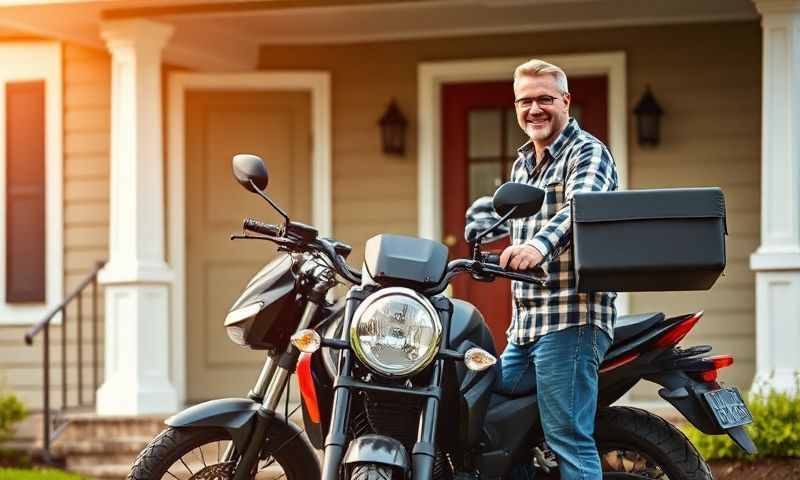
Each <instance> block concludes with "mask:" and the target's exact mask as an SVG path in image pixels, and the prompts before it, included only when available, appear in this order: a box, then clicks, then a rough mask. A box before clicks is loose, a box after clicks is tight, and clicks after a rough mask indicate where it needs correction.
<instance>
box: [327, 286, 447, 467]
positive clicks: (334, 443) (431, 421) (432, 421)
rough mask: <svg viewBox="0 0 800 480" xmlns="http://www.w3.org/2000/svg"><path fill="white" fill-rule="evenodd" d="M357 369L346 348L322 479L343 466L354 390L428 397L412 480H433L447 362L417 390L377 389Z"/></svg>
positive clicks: (348, 309) (350, 307) (350, 305)
mask: <svg viewBox="0 0 800 480" xmlns="http://www.w3.org/2000/svg"><path fill="white" fill-rule="evenodd" d="M353 293H354V292H353V291H352V290H351V291H350V293H349V294H348V298H347V302H346V304H345V305H346V306H345V315H344V319H345V325H344V328H342V337H341V340H345V339H346V338H347V335H348V332H349V323H350V321H351V319H352V316H353V311H354V309H355V307H356V306H357V305H358V303H360V300H363V299H360V298H352V297H351V295H353ZM445 325H446V328H445V331H449V330H448V329H449V323H445ZM352 370H353V352H352V351H351V350H350V349H343V350H342V351H341V355H340V357H339V365H338V375H337V378H336V381H335V383H334V387H333V388H334V394H333V406H332V412H331V424H330V429H329V433H328V436H327V437H326V438H325V455H324V461H323V465H322V480H337V479H338V478H339V467H340V465H341V463H342V460H343V458H344V454H345V448H346V447H347V429H348V419H349V417H350V399H351V395H352V394H351V391H352V390H353V389H363V390H369V389H371V388H374V389H376V390H383V391H393V392H394V393H397V394H399V395H412V394H413V395H416V396H420V397H424V398H425V400H424V402H423V408H422V413H421V415H420V420H419V428H418V430H417V441H416V443H415V444H414V448H413V450H412V451H411V457H412V476H411V478H412V480H430V478H432V476H433V468H434V464H435V462H436V426H437V420H438V418H439V403H440V402H441V400H442V390H441V385H442V375H443V374H444V360H442V359H437V360H435V361H434V365H433V371H432V375H431V382H430V384H429V385H428V387H427V388H422V389H419V390H417V391H409V390H402V389H395V388H391V387H380V386H373V385H371V384H367V383H363V382H360V381H358V380H356V379H353V378H352V377H351V374H352Z"/></svg>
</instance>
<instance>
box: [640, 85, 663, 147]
mask: <svg viewBox="0 0 800 480" xmlns="http://www.w3.org/2000/svg"><path fill="white" fill-rule="evenodd" d="M633 113H634V115H636V130H637V135H638V140H639V145H643V146H644V145H650V146H653V147H654V146H656V145H658V142H659V140H660V139H661V138H660V133H659V123H660V120H661V115H663V114H664V110H663V109H662V108H661V105H659V104H658V102H657V101H656V98H655V97H654V96H653V92H651V91H650V86H649V85H648V86H647V87H645V90H644V94H643V95H642V98H640V99H639V103H637V104H636V107H634V109H633Z"/></svg>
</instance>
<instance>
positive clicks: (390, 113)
mask: <svg viewBox="0 0 800 480" xmlns="http://www.w3.org/2000/svg"><path fill="white" fill-rule="evenodd" d="M378 124H379V125H380V126H381V140H382V141H383V153H386V154H388V155H399V156H403V155H405V153H406V129H407V128H408V120H406V117H405V116H404V115H403V112H401V111H400V109H399V108H398V107H397V102H396V101H395V100H394V99H392V102H391V103H390V104H389V107H388V108H387V109H386V112H385V113H384V114H383V116H382V117H381V119H380V121H379V122H378Z"/></svg>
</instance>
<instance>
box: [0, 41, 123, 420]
mask: <svg viewBox="0 0 800 480" xmlns="http://www.w3.org/2000/svg"><path fill="white" fill-rule="evenodd" d="M63 59H64V60H63V61H64V96H63V100H64V110H63V115H64V117H63V120H64V273H63V274H64V293H65V294H66V293H69V292H71V291H72V290H74V288H75V287H76V286H77V285H78V284H79V283H80V282H82V281H83V280H84V279H85V278H86V276H87V275H88V274H89V273H90V272H91V271H92V269H93V268H94V266H95V262H96V261H98V260H103V259H106V258H107V257H108V209H109V205H108V202H109V191H108V188H109V184H108V178H109V161H108V158H109V139H110V92H111V90H110V88H111V83H110V81H111V80H110V73H111V70H110V61H109V56H108V55H107V54H105V53H103V52H101V51H98V50H92V49H87V48H83V47H78V46H73V45H65V46H64V55H63ZM91 305H92V298H91V294H90V291H87V292H86V295H85V296H84V298H83V319H82V320H83V334H84V341H83V381H84V398H85V399H88V398H91V395H92V385H91V382H92V376H93V372H92V368H91V367H92V350H91V337H90V335H91V331H92V324H91V321H92V318H91V316H90V314H91ZM98 310H99V312H98V314H99V316H98V325H97V330H98V334H99V335H100V337H101V338H102V335H103V328H104V327H103V315H102V313H103V295H102V292H99V294H98ZM76 318H77V307H76V306H75V305H72V306H71V307H70V310H69V311H68V331H67V363H68V366H67V384H68V386H69V389H68V394H69V401H70V402H75V401H76V400H77V378H78V368H77V351H78V346H77V343H76V340H77V336H76V328H77V324H76V322H75V320H76ZM28 328H29V327H2V328H0V366H2V370H3V377H4V381H5V385H6V387H7V388H8V389H10V390H12V391H14V392H16V393H17V394H18V395H19V396H20V398H22V399H23V400H24V401H25V403H26V404H27V405H28V407H29V408H30V409H33V410H36V409H39V408H41V406H42V391H41V389H42V368H41V367H42V335H41V334H40V335H39V336H38V337H37V338H36V342H35V344H34V346H33V347H28V346H26V345H25V344H24V343H23V341H22V338H23V335H24V333H25V331H26V330H27V329H28ZM50 336H51V352H50V355H51V362H52V365H53V366H54V369H53V370H52V371H51V382H52V385H53V386H52V396H51V399H52V400H51V401H52V402H53V406H54V407H59V406H60V401H61V326H59V325H54V326H53V327H52V328H51V335H50ZM98 358H99V361H100V363H101V364H102V359H103V351H102V342H101V345H100V348H99V350H98ZM98 373H99V378H100V379H101V381H102V370H101V371H99V372H98Z"/></svg>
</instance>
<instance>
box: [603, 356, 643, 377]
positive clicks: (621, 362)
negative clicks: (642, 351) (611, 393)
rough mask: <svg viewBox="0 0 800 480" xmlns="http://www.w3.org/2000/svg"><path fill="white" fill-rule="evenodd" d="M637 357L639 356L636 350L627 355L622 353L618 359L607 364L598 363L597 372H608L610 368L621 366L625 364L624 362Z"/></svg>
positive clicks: (629, 361)
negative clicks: (598, 368)
mask: <svg viewBox="0 0 800 480" xmlns="http://www.w3.org/2000/svg"><path fill="white" fill-rule="evenodd" d="M637 358H639V353H638V352H633V353H629V354H627V355H623V356H621V357H619V358H618V359H616V360H614V361H612V362H609V363H608V365H606V364H602V365H600V370H599V372H600V373H605V372H608V371H610V370H614V369H615V368H617V367H621V366H623V365H625V364H626V363H631V362H632V361H634V360H636V359H637Z"/></svg>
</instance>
